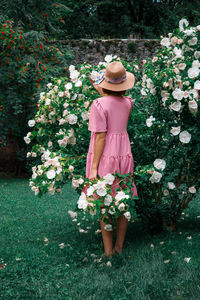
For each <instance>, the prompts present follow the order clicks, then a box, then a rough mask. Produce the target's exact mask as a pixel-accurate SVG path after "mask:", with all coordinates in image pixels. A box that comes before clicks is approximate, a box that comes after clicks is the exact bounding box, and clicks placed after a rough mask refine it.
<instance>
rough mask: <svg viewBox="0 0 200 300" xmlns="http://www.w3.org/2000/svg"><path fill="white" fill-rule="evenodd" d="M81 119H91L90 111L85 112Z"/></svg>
mask: <svg viewBox="0 0 200 300" xmlns="http://www.w3.org/2000/svg"><path fill="white" fill-rule="evenodd" d="M81 117H82V119H83V121H86V120H88V119H89V113H88V111H83V112H82V113H81Z"/></svg>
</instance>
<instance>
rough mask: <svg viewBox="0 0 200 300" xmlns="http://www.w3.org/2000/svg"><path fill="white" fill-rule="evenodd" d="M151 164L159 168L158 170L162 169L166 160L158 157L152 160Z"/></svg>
mask: <svg viewBox="0 0 200 300" xmlns="http://www.w3.org/2000/svg"><path fill="white" fill-rule="evenodd" d="M153 165H154V167H155V168H156V169H159V170H162V171H163V170H164V169H165V167H166V161H165V160H164V159H160V158H157V159H156V160H155V161H154V162H153Z"/></svg>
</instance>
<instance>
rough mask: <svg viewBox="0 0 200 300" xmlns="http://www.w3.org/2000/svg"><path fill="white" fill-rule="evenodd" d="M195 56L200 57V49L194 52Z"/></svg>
mask: <svg viewBox="0 0 200 300" xmlns="http://www.w3.org/2000/svg"><path fill="white" fill-rule="evenodd" d="M194 57H195V58H196V59H198V58H199V57H200V51H195V52H194Z"/></svg>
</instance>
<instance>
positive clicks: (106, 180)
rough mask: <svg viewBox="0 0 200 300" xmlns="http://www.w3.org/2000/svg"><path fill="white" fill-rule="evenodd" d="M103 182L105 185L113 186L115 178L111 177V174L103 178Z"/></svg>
mask: <svg viewBox="0 0 200 300" xmlns="http://www.w3.org/2000/svg"><path fill="white" fill-rule="evenodd" d="M103 179H104V182H105V183H106V184H110V185H111V184H113V182H114V180H115V176H113V175H112V174H110V173H108V174H106V175H105V176H103Z"/></svg>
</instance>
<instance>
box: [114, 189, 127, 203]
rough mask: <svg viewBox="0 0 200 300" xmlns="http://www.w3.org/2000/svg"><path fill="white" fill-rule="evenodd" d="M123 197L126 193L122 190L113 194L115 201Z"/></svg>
mask: <svg viewBox="0 0 200 300" xmlns="http://www.w3.org/2000/svg"><path fill="white" fill-rule="evenodd" d="M125 198H126V194H125V193H124V192H123V191H119V192H117V194H116V196H115V199H116V200H117V201H120V200H122V199H125Z"/></svg>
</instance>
